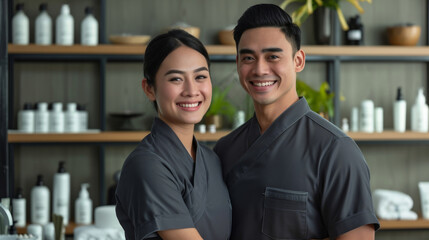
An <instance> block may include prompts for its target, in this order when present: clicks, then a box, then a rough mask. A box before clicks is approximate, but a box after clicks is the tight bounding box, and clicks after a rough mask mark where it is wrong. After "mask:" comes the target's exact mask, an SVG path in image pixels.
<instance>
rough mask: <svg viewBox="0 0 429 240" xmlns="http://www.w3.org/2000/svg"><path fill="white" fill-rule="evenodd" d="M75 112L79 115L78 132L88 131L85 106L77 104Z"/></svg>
mask: <svg viewBox="0 0 429 240" xmlns="http://www.w3.org/2000/svg"><path fill="white" fill-rule="evenodd" d="M77 112H78V114H79V132H85V131H87V130H88V111H86V108H85V105H82V104H78V105H77Z"/></svg>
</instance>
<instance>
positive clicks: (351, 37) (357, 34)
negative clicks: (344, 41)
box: [347, 29, 362, 40]
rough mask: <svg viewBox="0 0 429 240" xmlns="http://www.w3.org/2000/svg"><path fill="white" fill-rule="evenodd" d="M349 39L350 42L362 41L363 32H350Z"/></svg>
mask: <svg viewBox="0 0 429 240" xmlns="http://www.w3.org/2000/svg"><path fill="white" fill-rule="evenodd" d="M347 38H348V39H349V40H361V39H362V31H361V30H359V29H354V30H350V31H348V32H347Z"/></svg>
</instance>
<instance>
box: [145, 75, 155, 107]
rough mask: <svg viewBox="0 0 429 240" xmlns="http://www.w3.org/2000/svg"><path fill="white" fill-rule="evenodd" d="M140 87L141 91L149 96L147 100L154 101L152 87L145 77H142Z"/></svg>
mask: <svg viewBox="0 0 429 240" xmlns="http://www.w3.org/2000/svg"><path fill="white" fill-rule="evenodd" d="M142 88H143V91H144V93H145V94H146V96H147V97H148V98H149V100H151V101H155V99H156V98H155V90H154V87H153V86H151V85H149V83H148V82H147V78H143V80H142Z"/></svg>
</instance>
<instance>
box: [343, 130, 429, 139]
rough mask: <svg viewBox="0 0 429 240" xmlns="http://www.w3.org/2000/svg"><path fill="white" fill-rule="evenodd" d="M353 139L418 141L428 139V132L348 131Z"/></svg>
mask: <svg viewBox="0 0 429 240" xmlns="http://www.w3.org/2000/svg"><path fill="white" fill-rule="evenodd" d="M347 134H348V135H349V136H350V137H351V138H353V139H354V140H355V141H407V140H408V141H419V140H429V133H419V132H411V131H407V132H404V133H400V132H394V131H384V132H382V133H364V132H348V133H347Z"/></svg>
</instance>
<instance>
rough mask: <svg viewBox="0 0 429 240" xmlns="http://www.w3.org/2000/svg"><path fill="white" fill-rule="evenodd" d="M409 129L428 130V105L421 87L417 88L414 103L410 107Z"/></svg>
mask: <svg viewBox="0 0 429 240" xmlns="http://www.w3.org/2000/svg"><path fill="white" fill-rule="evenodd" d="M411 130H412V131H415V132H427V131H428V105H427V104H426V97H425V95H424V94H423V89H422V88H420V89H419V92H418V94H417V97H416V103H415V104H414V106H413V107H412V109H411Z"/></svg>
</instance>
